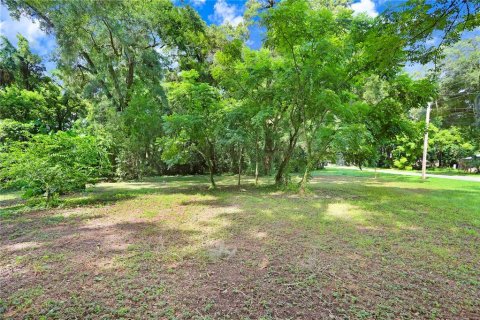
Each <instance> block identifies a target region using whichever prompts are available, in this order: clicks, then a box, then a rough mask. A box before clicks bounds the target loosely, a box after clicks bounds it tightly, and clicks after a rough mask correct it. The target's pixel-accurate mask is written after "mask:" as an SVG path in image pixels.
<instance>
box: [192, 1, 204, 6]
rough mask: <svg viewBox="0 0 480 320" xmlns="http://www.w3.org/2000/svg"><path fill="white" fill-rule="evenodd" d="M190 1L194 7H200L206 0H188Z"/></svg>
mask: <svg viewBox="0 0 480 320" xmlns="http://www.w3.org/2000/svg"><path fill="white" fill-rule="evenodd" d="M190 2H191V3H192V4H193V5H194V6H196V7H201V6H203V5H204V4H205V2H206V0H190Z"/></svg>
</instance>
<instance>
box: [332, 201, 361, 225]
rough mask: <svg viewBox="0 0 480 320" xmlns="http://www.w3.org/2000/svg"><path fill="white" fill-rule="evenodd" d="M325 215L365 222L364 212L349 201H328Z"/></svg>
mask: <svg viewBox="0 0 480 320" xmlns="http://www.w3.org/2000/svg"><path fill="white" fill-rule="evenodd" d="M325 215H326V216H327V217H329V218H331V219H340V220H345V221H357V222H365V212H364V211H362V210H360V209H359V208H358V207H356V206H353V205H351V204H349V203H345V202H338V203H330V204H328V206H327V211H326V212H325Z"/></svg>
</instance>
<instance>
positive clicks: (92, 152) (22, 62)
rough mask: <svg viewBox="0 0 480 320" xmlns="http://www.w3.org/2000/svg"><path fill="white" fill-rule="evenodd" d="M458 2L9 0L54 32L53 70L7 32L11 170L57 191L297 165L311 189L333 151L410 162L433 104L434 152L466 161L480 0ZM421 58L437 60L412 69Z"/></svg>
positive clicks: (474, 146) (3, 105) (414, 162)
mask: <svg viewBox="0 0 480 320" xmlns="http://www.w3.org/2000/svg"><path fill="white" fill-rule="evenodd" d="M453 2H455V1H440V2H438V3H435V4H434V5H433V6H432V5H431V4H428V1H425V2H423V1H407V2H406V3H405V4H404V5H402V6H400V7H399V8H397V9H396V10H394V11H387V12H385V13H384V14H382V15H380V16H379V17H377V18H371V17H368V16H367V15H364V14H360V15H356V14H354V13H353V11H352V10H351V9H350V7H349V2H348V1H338V2H333V1H322V0H310V1H308V0H284V1H281V2H277V1H267V2H265V1H256V0H251V1H249V2H248V3H247V6H246V7H247V10H246V12H245V17H244V18H245V21H244V22H243V23H240V24H239V25H238V26H237V27H233V26H231V25H225V26H220V27H217V26H207V24H206V23H205V22H204V21H203V20H202V19H201V18H200V16H199V15H198V13H197V12H196V11H195V10H194V9H193V8H192V7H190V6H188V5H183V4H182V5H176V4H174V3H172V2H171V1H169V0H156V1H148V2H146V1H107V2H98V1H93V0H92V1H81V2H78V1H66V0H52V1H34V0H32V1H26V0H3V3H5V4H6V5H7V6H8V8H9V10H10V13H11V14H12V15H13V16H15V17H20V16H27V17H30V18H32V19H35V20H38V21H39V22H40V23H41V26H42V28H43V29H44V30H46V31H47V32H50V33H52V34H54V35H55V37H56V40H57V43H58V52H56V63H57V67H58V70H56V72H55V73H54V74H55V76H51V75H47V74H46V72H45V67H44V65H43V64H42V60H41V58H40V57H39V56H38V55H36V54H34V53H33V52H32V51H31V50H30V47H29V44H28V41H27V40H26V39H25V38H24V37H22V36H21V35H19V37H18V45H17V47H15V46H13V45H12V44H11V43H10V42H9V41H8V40H7V39H6V38H5V37H3V38H2V39H1V47H0V144H1V147H2V155H1V157H2V163H1V164H0V168H1V169H2V182H3V183H4V184H5V185H6V186H9V187H11V186H16V187H19V188H24V189H26V190H28V192H27V193H28V194H32V195H33V194H42V193H46V194H47V196H48V197H50V195H51V194H53V193H65V192H69V191H73V190H78V189H81V188H84V187H85V184H86V183H89V182H92V181H94V180H95V179H96V178H98V177H104V178H106V177H108V178H119V179H138V178H141V177H143V176H147V175H161V174H175V173H180V174H187V173H188V174H196V173H205V172H208V173H209V174H210V181H211V186H212V187H215V179H214V175H215V174H220V173H227V172H230V173H236V174H238V175H239V176H238V179H239V180H238V181H239V183H240V175H241V174H242V173H246V174H254V175H255V176H256V177H257V178H258V176H259V175H274V177H275V182H276V183H277V184H279V185H281V184H288V183H289V181H290V174H291V173H293V172H296V173H300V174H301V176H302V177H303V178H302V180H301V183H300V187H301V189H304V188H305V186H306V183H307V181H308V179H309V177H310V172H311V170H314V169H317V168H321V167H322V166H323V165H324V164H325V163H326V162H328V161H337V162H342V163H347V164H352V165H357V166H359V167H362V166H374V167H379V166H380V167H397V168H401V169H411V168H414V167H418V166H419V164H420V162H419V161H420V159H421V148H422V138H423V133H424V127H425V124H424V108H425V106H426V105H427V103H428V102H430V101H437V103H436V108H435V109H434V111H433V113H432V125H431V127H430V131H431V136H430V137H431V140H430V151H429V155H428V160H429V165H430V166H439V167H448V166H452V165H455V164H459V163H460V162H461V161H462V159H464V158H467V157H468V156H471V155H474V154H475V152H476V151H478V150H479V148H480V142H479V141H480V140H479V137H480V134H479V132H480V130H479V129H478V128H479V124H480V120H479V119H480V118H479V115H480V109H479V101H478V100H479V98H478V93H479V91H480V82H479V81H478V79H479V76H478V75H479V72H480V71H479V70H480V66H479V64H478V61H479V59H478V52H479V50H478V41H479V39H478V38H473V39H469V40H461V41H459V40H460V38H459V37H460V34H461V32H462V31H463V30H472V29H474V28H475V27H477V26H478V17H477V18H475V16H474V15H472V14H471V13H470V11H466V9H469V10H470V9H471V10H476V8H477V6H478V3H477V2H476V1H472V2H470V1H463V2H462V6H463V9H458V7H456V6H455V4H454V3H453ZM452 3H453V4H452ZM477 9H478V8H477ZM462 10H463V11H462ZM472 12H474V11H472ZM411 21H414V22H415V23H413V24H412V23H410V22H411ZM253 25H257V27H260V28H262V29H263V30H265V38H264V41H263V44H262V48H260V49H259V50H253V49H251V48H249V46H248V45H247V43H248V41H247V40H248V35H249V30H250V29H249V28H250V27H251V26H253ZM462 27H463V29H462ZM418 29H421V31H422V32H421V33H418ZM439 31H442V32H443V40H442V43H441V44H440V45H439V46H437V47H430V48H427V47H425V43H426V41H428V40H429V39H431V37H432V35H433V32H439ZM446 45H449V46H450V47H448V48H446V49H445V46H446ZM412 61H421V62H423V63H427V62H431V61H433V62H434V66H435V68H434V70H433V71H434V73H432V75H431V76H429V77H426V78H424V79H412V78H411V77H410V76H409V75H408V74H406V73H404V72H403V67H404V66H405V64H407V63H409V62H412ZM466 70H468V72H466ZM107 162H108V164H107Z"/></svg>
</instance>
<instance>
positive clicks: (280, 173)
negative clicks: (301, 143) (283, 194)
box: [275, 128, 298, 185]
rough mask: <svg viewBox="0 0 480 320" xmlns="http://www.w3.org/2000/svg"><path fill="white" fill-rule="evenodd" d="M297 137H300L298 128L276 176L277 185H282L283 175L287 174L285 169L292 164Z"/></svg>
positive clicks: (291, 137) (291, 138)
mask: <svg viewBox="0 0 480 320" xmlns="http://www.w3.org/2000/svg"><path fill="white" fill-rule="evenodd" d="M297 135H298V128H297V129H295V131H294V133H293V135H291V136H290V142H289V144H288V148H287V151H286V153H285V156H284V158H283V160H282V162H281V163H280V166H279V167H278V170H277V174H276V175H275V184H276V185H280V184H282V182H283V181H282V180H283V175H284V173H285V169H286V168H287V165H288V163H289V162H290V158H291V157H292V153H293V149H295V146H296V144H297Z"/></svg>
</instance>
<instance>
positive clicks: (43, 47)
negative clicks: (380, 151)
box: [0, 0, 478, 72]
mask: <svg viewBox="0 0 480 320" xmlns="http://www.w3.org/2000/svg"><path fill="white" fill-rule="evenodd" d="M174 1H177V2H179V3H180V0H174ZM403 1H404V0H356V1H355V3H353V4H352V5H351V8H352V9H353V10H354V11H355V12H356V13H362V12H364V13H366V14H368V15H370V16H373V17H375V16H377V15H378V14H379V13H381V12H383V11H384V10H385V9H386V8H388V7H391V6H396V5H398V4H399V3H401V2H403ZM183 2H184V3H188V4H190V5H191V6H192V7H194V8H195V9H196V10H197V11H198V12H199V14H200V15H201V17H202V18H203V19H204V20H205V21H206V22H207V23H208V24H217V25H224V24H231V25H234V26H235V25H238V24H239V23H241V22H242V21H243V18H242V15H243V12H244V10H245V2H246V1H245V0H183ZM17 33H21V34H22V35H23V36H24V37H25V38H27V39H28V40H29V42H30V45H31V48H32V50H33V51H34V52H35V53H37V54H39V55H40V56H41V57H42V58H43V60H44V62H45V64H46V67H47V70H48V71H50V70H52V69H54V68H55V63H54V62H51V61H50V60H51V55H52V54H53V52H54V49H55V46H56V43H55V38H54V36H52V35H47V34H46V33H45V32H43V31H42V30H41V29H40V26H39V24H38V22H35V21H31V20H29V19H27V18H25V17H22V18H20V20H14V19H12V18H11V17H10V15H9V12H8V10H7V8H6V7H5V6H3V5H1V4H0V34H2V35H5V36H6V37H7V38H8V39H9V40H10V41H11V42H12V43H13V44H14V45H16V44H17V39H16V35H17ZM477 34H478V32H477ZM262 37H263V36H262V32H261V30H260V29H259V28H254V29H251V37H250V40H249V41H248V43H247V44H248V45H249V46H250V47H252V48H254V49H257V48H259V47H260V45H261V42H262ZM434 40H435V39H434ZM434 40H433V41H434ZM406 69H407V71H409V72H416V71H420V70H421V69H422V66H419V65H413V66H409V67H407V68H406Z"/></svg>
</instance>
